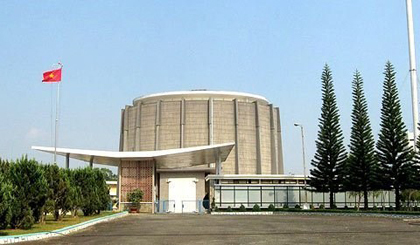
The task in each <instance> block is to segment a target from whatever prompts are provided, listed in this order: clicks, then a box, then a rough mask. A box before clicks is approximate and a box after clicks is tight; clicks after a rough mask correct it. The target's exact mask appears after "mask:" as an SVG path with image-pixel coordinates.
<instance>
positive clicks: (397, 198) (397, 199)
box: [395, 187, 401, 210]
mask: <svg viewBox="0 0 420 245" xmlns="http://www.w3.org/2000/svg"><path fill="white" fill-rule="evenodd" d="M400 196H401V195H400V188H398V187H396V188H395V209H396V210H400V209H401V204H400V199H401V197H400Z"/></svg>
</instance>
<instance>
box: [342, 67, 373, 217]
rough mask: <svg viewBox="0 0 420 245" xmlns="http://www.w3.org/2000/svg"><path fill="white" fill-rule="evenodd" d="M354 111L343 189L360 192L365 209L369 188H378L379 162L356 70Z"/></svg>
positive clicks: (361, 83) (360, 78)
mask: <svg viewBox="0 0 420 245" xmlns="http://www.w3.org/2000/svg"><path fill="white" fill-rule="evenodd" d="M352 87H353V110H352V115H351V119H352V127H351V134H350V154H349V157H348V161H347V164H346V180H345V189H346V190H348V191H354V192H359V193H363V197H364V208H365V209H367V208H368V191H371V190H375V189H378V182H379V181H378V177H379V176H378V170H379V166H378V162H377V159H376V157H375V140H374V138H373V133H372V127H371V125H370V120H369V115H368V109H367V102H366V98H365V95H364V91H363V78H362V76H361V74H360V72H358V71H357V70H356V72H355V74H354V78H353V84H352Z"/></svg>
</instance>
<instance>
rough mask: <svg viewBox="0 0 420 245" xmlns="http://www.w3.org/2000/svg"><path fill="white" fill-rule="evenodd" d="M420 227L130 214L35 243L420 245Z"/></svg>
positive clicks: (359, 220)
mask: <svg viewBox="0 0 420 245" xmlns="http://www.w3.org/2000/svg"><path fill="white" fill-rule="evenodd" d="M419 241H420V225H417V224H409V223H408V222H404V221H402V220H401V219H395V218H393V219H391V218H379V217H351V216H350V217H349V216H296V215H272V216H214V215H128V216H127V217H123V218H120V219H117V220H114V221H110V222H106V223H101V224H98V225H95V226H92V227H90V228H88V229H86V230H84V231H81V232H78V233H74V234H71V235H67V236H63V237H60V238H53V239H49V240H44V241H38V242H33V243H31V244H218V245H219V244H340V245H343V244H419Z"/></svg>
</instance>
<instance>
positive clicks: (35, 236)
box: [0, 212, 128, 244]
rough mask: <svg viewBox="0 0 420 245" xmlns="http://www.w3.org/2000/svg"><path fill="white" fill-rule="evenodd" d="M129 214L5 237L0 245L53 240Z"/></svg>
mask: <svg viewBox="0 0 420 245" xmlns="http://www.w3.org/2000/svg"><path fill="white" fill-rule="evenodd" d="M127 214H128V212H121V213H117V214H112V215H108V216H106V217H101V218H96V219H92V220H88V221H85V222H82V223H79V224H75V225H71V226H67V227H64V228H61V229H58V230H53V231H46V232H37V233H30V234H24V235H11V236H3V237H0V244H11V243H18V242H27V241H35V240H41V239H46V238H51V237H56V236H63V235H66V234H69V233H71V232H75V231H78V230H81V229H84V228H86V227H89V226H92V225H95V224H98V223H102V222H105V221H109V220H113V219H116V218H120V217H123V216H126V215H127Z"/></svg>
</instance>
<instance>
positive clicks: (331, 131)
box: [311, 65, 346, 208]
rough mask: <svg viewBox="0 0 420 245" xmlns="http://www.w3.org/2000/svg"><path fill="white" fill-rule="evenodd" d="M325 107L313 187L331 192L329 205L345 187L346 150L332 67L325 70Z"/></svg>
mask: <svg viewBox="0 0 420 245" xmlns="http://www.w3.org/2000/svg"><path fill="white" fill-rule="evenodd" d="M321 80H322V108H321V117H320V118H319V131H318V139H317V140H316V153H315V156H314V159H313V160H312V163H311V164H312V165H313V166H314V169H312V170H311V175H312V177H311V186H312V187H314V188H315V190H316V191H320V192H329V194H330V208H332V207H334V193H336V192H338V191H340V189H341V188H342V177H343V174H344V167H345V166H344V164H345V161H346V152H345V149H344V145H343V134H342V131H341V128H340V115H339V112H338V107H337V103H336V97H335V93H334V86H333V79H332V75H331V71H330V68H329V67H328V65H325V67H324V70H323V72H322V77H321Z"/></svg>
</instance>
